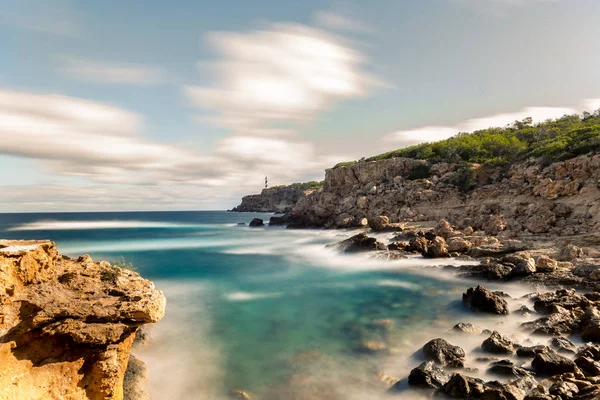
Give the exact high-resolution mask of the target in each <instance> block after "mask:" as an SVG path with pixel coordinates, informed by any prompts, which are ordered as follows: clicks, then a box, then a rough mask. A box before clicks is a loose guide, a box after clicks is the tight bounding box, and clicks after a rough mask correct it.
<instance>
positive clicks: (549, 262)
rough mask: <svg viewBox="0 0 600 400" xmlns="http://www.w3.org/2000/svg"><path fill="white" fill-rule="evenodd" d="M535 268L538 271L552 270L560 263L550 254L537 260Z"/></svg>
mask: <svg viewBox="0 0 600 400" xmlns="http://www.w3.org/2000/svg"><path fill="white" fill-rule="evenodd" d="M535 268H536V270H537V271H538V272H552V271H555V270H556V268H558V263H557V262H556V260H554V259H552V258H550V257H548V256H540V257H538V259H537V260H536V262H535Z"/></svg>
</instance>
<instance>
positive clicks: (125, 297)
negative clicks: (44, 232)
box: [0, 241, 165, 400]
mask: <svg viewBox="0 0 600 400" xmlns="http://www.w3.org/2000/svg"><path fill="white" fill-rule="evenodd" d="M164 311H165V297H164V296H163V294H162V292H160V291H157V290H155V289H154V285H153V284H152V282H150V281H148V280H146V279H143V278H142V277H140V276H139V275H138V274H137V273H136V272H133V271H130V270H127V269H122V268H119V267H117V266H114V265H111V264H110V263H108V262H106V261H102V262H94V261H93V260H92V259H91V258H90V257H89V256H87V255H85V256H81V257H79V258H78V259H77V260H75V259H71V258H69V257H66V256H61V255H60V254H58V251H57V249H56V246H55V244H54V243H52V242H49V241H0V398H2V399H67V398H68V399H109V398H110V399H113V400H115V399H116V400H119V399H122V398H123V379H124V375H125V370H126V368H127V364H128V359H129V353H130V349H131V345H132V342H133V340H134V337H135V333H136V331H137V329H138V328H139V327H140V326H141V325H143V324H148V323H154V322H158V321H159V320H160V319H161V318H162V316H163V314H164Z"/></svg>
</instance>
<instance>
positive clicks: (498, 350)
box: [481, 331, 515, 354]
mask: <svg viewBox="0 0 600 400" xmlns="http://www.w3.org/2000/svg"><path fill="white" fill-rule="evenodd" d="M481 348H482V349H483V350H484V351H487V352H488V353H494V354H513V353H514V352H515V348H514V344H513V342H511V341H510V339H508V338H507V337H506V336H502V335H501V334H500V333H499V332H497V331H493V332H492V334H491V335H490V337H489V338H487V339H485V340H484V341H483V343H481Z"/></svg>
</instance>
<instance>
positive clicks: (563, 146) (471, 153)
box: [336, 110, 600, 167]
mask: <svg viewBox="0 0 600 400" xmlns="http://www.w3.org/2000/svg"><path fill="white" fill-rule="evenodd" d="M598 150H600V110H598V111H596V112H595V113H593V114H591V113H583V114H582V115H581V116H579V115H565V116H563V117H562V118H559V119H555V120H547V121H545V122H542V123H538V124H533V123H532V120H531V118H526V119H524V120H523V121H515V123H513V124H512V125H509V126H506V127H504V128H488V129H483V130H479V131H475V132H472V133H459V134H458V135H456V136H453V137H451V138H449V139H446V140H441V141H438V142H432V143H422V144H418V145H415V146H410V147H406V148H403V149H398V150H394V151H390V152H388V153H384V154H380V155H377V156H374V157H370V158H366V159H363V160H361V161H375V160H384V159H387V158H393V157H407V158H416V159H422V160H428V161H431V162H468V163H479V164H488V165H495V166H501V165H506V164H508V163H511V162H513V161H519V160H523V159H526V158H529V157H544V158H546V159H548V160H551V161H559V160H565V159H568V158H572V157H575V156H578V155H581V154H586V153H589V152H592V151H598ZM353 163H354V162H350V163H341V164H338V165H337V166H336V167H339V166H344V165H349V164H353Z"/></svg>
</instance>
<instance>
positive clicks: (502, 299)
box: [331, 216, 600, 400]
mask: <svg viewBox="0 0 600 400" xmlns="http://www.w3.org/2000/svg"><path fill="white" fill-rule="evenodd" d="M368 225H369V226H370V227H371V228H369V230H366V231H363V232H360V233H358V234H356V235H354V236H352V237H350V238H349V239H346V240H344V241H342V242H339V243H337V244H334V245H331V246H332V247H334V248H336V249H337V250H339V251H340V252H346V253H355V252H371V253H372V256H373V257H379V258H381V257H383V258H389V259H392V260H393V259H398V258H405V257H414V256H415V255H418V254H420V255H422V256H423V257H427V258H449V257H454V258H458V259H464V260H469V261H470V262H469V263H468V264H467V263H465V265H459V266H455V265H449V266H447V267H443V268H444V269H445V270H446V271H447V272H449V273H452V274H456V275H458V276H462V277H469V278H473V279H476V280H477V281H480V282H481V284H480V285H475V286H473V287H471V288H466V290H465V292H464V294H463V297H462V302H463V303H464V306H465V308H467V309H469V310H471V311H472V312H473V315H474V316H475V315H479V314H489V315H491V316H495V317H493V319H491V320H488V321H489V322H488V323H489V324H490V326H491V327H492V329H489V328H487V327H477V326H476V325H474V324H472V323H471V322H469V321H468V320H466V321H464V322H461V323H459V324H457V325H455V326H454V327H451V326H449V327H448V330H449V332H451V333H449V334H448V335H447V337H437V338H432V339H431V341H429V342H428V343H427V344H426V345H425V346H424V347H423V348H422V349H415V350H417V354H418V357H417V358H419V357H420V359H421V361H422V362H421V363H420V364H419V365H416V366H415V368H414V369H412V371H411V372H410V374H409V376H407V377H393V378H392V376H391V375H388V373H387V371H386V373H385V374H383V376H385V382H386V383H387V384H388V385H390V388H389V391H390V392H392V393H398V394H399V395H403V396H409V397H408V398H411V397H410V396H414V393H415V390H418V393H419V394H420V395H421V396H422V398H438V397H442V398H444V397H445V398H459V399H510V400H559V399H563V400H564V399H581V400H583V399H598V398H600V345H598V344H595V343H598V342H600V308H599V307H600V285H599V283H600V282H598V278H599V276H598V274H599V273H600V258H599V257H598V255H599V253H598V251H597V250H598V245H599V244H600V237H598V236H595V235H584V236H582V237H580V238H579V239H580V242H582V243H585V244H586V246H584V247H578V246H576V245H573V244H571V243H569V241H563V240H561V238H555V239H554V240H548V238H531V237H528V238H527V240H523V239H517V238H510V239H509V238H503V237H499V236H498V235H488V234H486V233H485V230H483V231H478V230H474V229H473V228H472V227H467V228H466V229H464V230H460V229H458V228H457V227H453V226H452V225H451V224H450V223H449V222H448V221H446V220H440V221H439V222H438V223H437V224H436V225H435V226H433V227H431V224H428V223H405V224H402V223H393V224H390V223H389V222H388V219H387V218H386V217H383V216H380V217H376V218H373V219H370V220H368ZM381 232H387V233H393V237H392V239H391V240H390V241H389V243H384V242H383V241H381V240H380V239H378V238H377V237H376V235H378V234H380V233H381ZM369 234H372V235H374V236H369ZM473 261H476V262H473ZM486 282H494V283H498V282H522V283H526V284H529V285H531V287H532V289H534V290H535V291H534V292H532V293H529V294H527V295H526V296H519V297H518V298H512V297H511V295H510V293H504V292H492V291H490V290H488V289H486V288H485V286H484V285H485V284H486ZM507 300H508V302H507ZM510 314H516V315H525V316H527V318H528V319H527V321H526V322H518V324H517V325H516V326H511V322H509V321H506V323H505V322H504V321H503V319H505V318H507V317H508V315H510ZM512 322H514V321H512ZM457 335H458V336H457ZM461 336H467V338H466V339H465V338H464V337H463V338H461V339H462V340H463V341H464V340H467V342H470V343H471V344H472V343H474V342H477V343H479V345H478V346H477V347H476V348H475V349H474V350H472V351H471V352H470V353H466V352H465V350H463V349H462V348H461V347H458V346H455V345H453V344H451V342H450V340H451V339H452V338H457V337H458V338H460V337H461ZM574 342H575V343H581V344H580V345H579V346H576V345H575V344H574ZM378 348H381V349H385V346H383V345H382V346H379V347H378ZM474 364H477V365H478V367H473V365H474ZM481 369H483V370H481ZM390 372H393V371H390ZM479 376H486V377H490V376H492V377H493V378H494V379H493V380H487V381H486V380H484V379H482V378H480V377H479ZM408 390H410V391H408Z"/></svg>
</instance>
